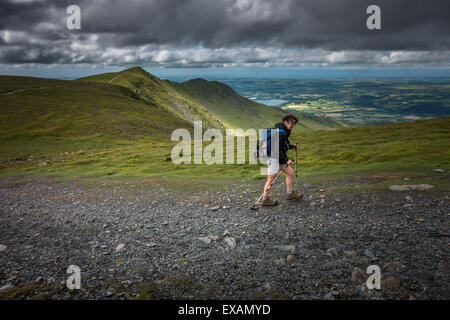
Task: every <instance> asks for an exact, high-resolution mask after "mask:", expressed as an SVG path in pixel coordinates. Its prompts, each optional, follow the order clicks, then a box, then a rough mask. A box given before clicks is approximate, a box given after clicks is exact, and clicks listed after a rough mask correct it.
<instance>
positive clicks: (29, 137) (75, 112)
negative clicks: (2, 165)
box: [0, 76, 192, 160]
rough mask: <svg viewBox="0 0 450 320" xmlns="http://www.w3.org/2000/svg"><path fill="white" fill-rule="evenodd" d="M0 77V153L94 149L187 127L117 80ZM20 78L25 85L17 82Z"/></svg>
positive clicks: (17, 154) (158, 136) (11, 155)
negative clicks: (4, 92)
mask: <svg viewBox="0 0 450 320" xmlns="http://www.w3.org/2000/svg"><path fill="white" fill-rule="evenodd" d="M20 78H21V79H18V78H17V77H3V76H2V77H0V88H3V87H8V91H11V90H17V89H20V88H24V87H28V88H35V87H39V86H42V85H43V84H44V85H45V86H46V88H44V89H33V90H25V91H22V92H19V93H15V94H8V95H0V137H1V139H0V143H1V146H2V153H1V155H0V159H2V160H8V159H16V158H24V157H28V156H30V155H31V154H33V155H34V156H39V155H45V156H48V155H51V154H55V153H58V152H62V151H63V152H72V151H75V150H76V151H78V150H80V149H83V150H86V149H98V148H102V147H111V146H115V145H117V144H123V143H125V142H124V141H130V140H131V141H135V140H140V139H161V137H164V138H166V137H167V136H168V135H169V134H170V133H171V132H172V131H173V130H174V129H175V128H178V127H185V128H190V129H191V128H192V126H191V124H190V123H189V122H187V121H185V120H183V119H180V118H174V117H171V119H169V117H168V115H167V112H166V111H164V110H162V109H159V108H157V107H155V106H153V105H149V104H144V103H142V102H141V101H139V100H138V99H137V97H136V95H135V94H134V93H133V92H132V91H130V90H128V89H126V88H124V87H120V86H117V85H111V84H104V83H89V84H87V83H79V82H73V81H57V82H54V81H53V80H50V81H48V82H47V81H46V80H44V79H36V78H26V79H25V81H23V80H24V79H22V77H20ZM23 82H25V84H26V86H23V85H22V83H23Z"/></svg>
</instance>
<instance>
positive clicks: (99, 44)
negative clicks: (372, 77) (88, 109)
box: [0, 0, 450, 66]
mask: <svg viewBox="0 0 450 320" xmlns="http://www.w3.org/2000/svg"><path fill="white" fill-rule="evenodd" d="M71 4H77V5H79V6H80V7H81V11H82V12H81V13H82V20H81V26H82V30H73V31H70V30H67V29H66V24H65V23H66V17H67V15H66V8H67V6H68V5H71ZM370 4H377V5H379V6H380V8H381V20H382V22H381V26H382V30H368V29H367V28H366V19H367V16H368V15H367V14H366V8H367V6H368V5H370ZM0 46H1V47H0V63H5V64H8V63H30V62H35V63H46V64H51V63H103V64H127V63H131V64H135V63H156V64H161V65H166V66H171V65H185V66H190V65H195V66H197V65H204V66H211V65H228V64H236V63H238V64H265V63H275V64H276V63H281V64H297V63H338V64H358V63H363V64H364V63H373V64H380V63H381V64H383V63H396V64H399V63H414V64H420V63H421V61H423V62H424V63H427V64H430V63H431V64H433V62H435V63H437V64H441V63H443V62H445V63H448V62H449V53H448V51H449V50H450V3H449V2H448V1H444V0H434V1H408V0H396V1H392V0H382V1H372V0H370V1H369V0H339V1H331V0H327V1H326V0H314V1H311V0H134V1H118V0H96V1H92V0H90V1H88V0H81V1H72V0H70V1H69V0H67V1H56V0H55V1H49V0H9V1H2V2H1V4H0ZM393 51H401V52H400V53H394V54H393V53H392V52H393ZM430 51H431V52H432V54H430ZM408 52H410V53H408ZM430 57H432V58H433V59H434V60H432V61H430Z"/></svg>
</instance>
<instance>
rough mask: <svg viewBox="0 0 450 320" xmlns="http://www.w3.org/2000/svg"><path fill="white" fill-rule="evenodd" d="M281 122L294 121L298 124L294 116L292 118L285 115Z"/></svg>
mask: <svg viewBox="0 0 450 320" xmlns="http://www.w3.org/2000/svg"><path fill="white" fill-rule="evenodd" d="M281 121H283V122H285V121H287V122H291V121H295V123H296V124H297V123H298V119H297V117H296V116H294V115H293V114H287V115H285V116H284V117H283V119H281Z"/></svg>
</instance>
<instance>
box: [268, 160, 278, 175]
mask: <svg viewBox="0 0 450 320" xmlns="http://www.w3.org/2000/svg"><path fill="white" fill-rule="evenodd" d="M266 163H267V174H269V175H274V174H278V173H279V172H280V170H281V166H280V162H279V161H278V159H273V158H268V159H267V160H266Z"/></svg>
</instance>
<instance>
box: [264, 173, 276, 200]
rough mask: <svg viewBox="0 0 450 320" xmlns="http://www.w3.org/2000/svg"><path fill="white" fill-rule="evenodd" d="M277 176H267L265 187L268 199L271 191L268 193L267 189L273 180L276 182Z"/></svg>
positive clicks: (265, 194)
mask: <svg viewBox="0 0 450 320" xmlns="http://www.w3.org/2000/svg"><path fill="white" fill-rule="evenodd" d="M275 177H276V175H275V174H269V175H268V176H267V181H266V185H265V186H264V196H265V197H267V196H268V195H269V193H270V191H266V190H267V188H268V187H269V186H270V184H271V183H272V181H273V180H275Z"/></svg>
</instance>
